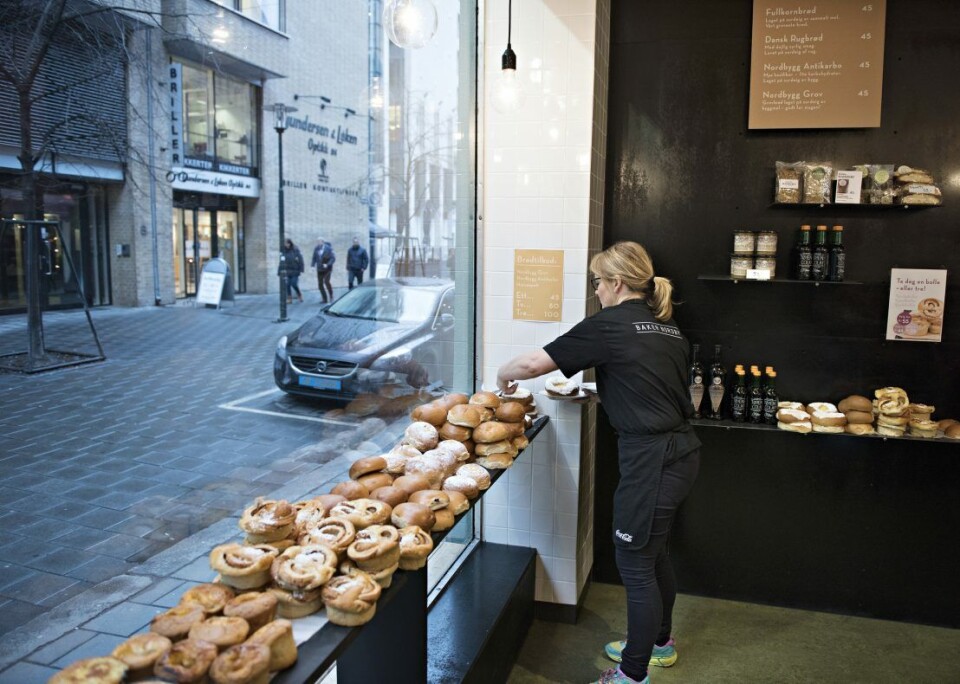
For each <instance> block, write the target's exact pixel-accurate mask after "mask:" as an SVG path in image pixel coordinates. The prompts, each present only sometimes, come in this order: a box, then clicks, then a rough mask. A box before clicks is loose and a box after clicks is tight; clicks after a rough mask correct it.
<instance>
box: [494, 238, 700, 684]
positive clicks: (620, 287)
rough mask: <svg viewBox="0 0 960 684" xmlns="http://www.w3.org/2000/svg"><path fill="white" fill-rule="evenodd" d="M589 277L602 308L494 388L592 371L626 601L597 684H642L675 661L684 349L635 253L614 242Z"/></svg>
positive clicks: (658, 285)
mask: <svg viewBox="0 0 960 684" xmlns="http://www.w3.org/2000/svg"><path fill="white" fill-rule="evenodd" d="M590 271H591V277H590V282H591V283H592V285H593V287H594V289H595V291H596V296H597V298H598V299H599V300H600V304H601V306H602V307H603V308H602V309H601V310H600V311H599V312H598V313H596V314H595V315H593V316H590V317H589V318H586V319H584V320H583V321H581V322H580V323H578V324H577V325H575V326H574V327H573V328H572V329H571V330H570V331H569V332H567V333H566V334H564V335H561V336H560V337H558V338H557V339H555V340H554V341H553V342H550V343H549V344H547V345H546V346H545V347H544V348H543V349H538V350H536V351H534V352H529V353H526V354H521V355H520V356H517V357H515V358H513V359H511V360H510V361H507V362H506V363H505V364H504V365H503V366H501V367H500V369H499V370H498V372H497V385H498V387H499V388H500V389H501V390H502V391H503V392H504V393H505V394H511V393H512V392H514V391H515V390H516V388H517V381H518V380H528V379H531V378H536V377H539V376H541V375H544V374H546V373H550V372H551V371H554V370H558V369H559V371H560V372H561V373H563V375H565V376H566V377H568V378H569V377H571V376H572V375H574V374H576V373H578V372H579V371H582V370H585V369H587V368H595V369H596V374H597V393H598V395H599V398H600V401H601V402H602V404H603V406H604V408H605V410H606V412H607V415H608V416H609V418H610V424H611V425H612V426H613V428H614V429H615V430H616V432H617V435H618V445H617V451H618V460H619V468H620V482H619V484H618V486H617V490H616V492H615V494H614V498H613V543H614V547H615V552H616V561H617V568H618V569H619V571H620V577H621V579H622V580H623V584H624V588H625V589H626V595H627V635H626V636H627V638H626V639H625V640H623V641H614V642H612V643H610V644H607V645H606V647H605V648H604V651H605V653H606V655H607V657H609V658H610V659H611V660H613V661H615V662H619V663H620V665H619V667H616V668H612V669H609V670H607V671H605V672H604V673H603V674H602V675H601V676H600V678H599V680H598V682H599V683H600V684H630V683H632V682H642V683H644V684H648V683H649V681H650V680H649V678H648V675H647V668H648V666H649V665H657V666H661V667H669V666H671V665H673V664H674V663H675V662H676V660H677V651H676V645H675V643H674V641H673V638H672V636H671V629H672V614H673V605H674V601H675V600H676V581H675V579H674V574H673V566H672V564H671V560H670V553H669V544H668V542H669V538H670V532H671V527H672V525H673V520H674V516H675V514H676V511H677V508H678V507H679V506H680V504H681V503H682V502H683V500H684V499H685V498H686V496H687V494H688V493H689V492H690V489H691V487H692V486H693V483H694V480H695V479H696V477H697V472H698V470H699V466H700V440H699V439H698V438H697V436H696V434H695V433H694V431H693V428H692V427H691V426H690V424H689V419H690V418H691V417H692V416H693V406H692V405H691V403H690V397H689V395H688V389H687V383H686V373H687V365H688V358H689V354H688V352H689V345H688V343H687V340H686V338H685V337H684V336H683V334H682V333H681V332H680V330H679V328H677V324H676V323H675V322H674V320H673V317H672V316H673V302H672V295H673V284H672V283H671V282H670V281H669V280H668V279H667V278H662V277H659V276H655V275H654V270H653V261H652V260H651V258H650V255H649V254H648V253H647V251H646V250H645V249H644V248H643V246H641V245H639V244H637V243H635V242H618V243H616V244H615V245H613V246H611V247H608V248H607V249H606V250H604V251H603V252H601V253H599V254H597V255H595V256H594V257H593V259H592V260H591V261H590Z"/></svg>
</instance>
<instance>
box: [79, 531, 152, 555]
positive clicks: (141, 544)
mask: <svg viewBox="0 0 960 684" xmlns="http://www.w3.org/2000/svg"><path fill="white" fill-rule="evenodd" d="M148 546H150V542H149V541H147V540H146V539H142V538H140V537H132V536H130V535H126V534H115V535H113V536H111V537H110V538H109V539H107V540H105V541H102V542H100V543H99V544H95V545H94V546H91V547H90V548H89V550H90V551H92V552H94V553H98V554H101V555H104V556H110V557H111V558H122V559H127V558H129V557H130V556H132V555H134V554H136V553H139V552H140V551H143V550H144V549H145V548H147V547H148Z"/></svg>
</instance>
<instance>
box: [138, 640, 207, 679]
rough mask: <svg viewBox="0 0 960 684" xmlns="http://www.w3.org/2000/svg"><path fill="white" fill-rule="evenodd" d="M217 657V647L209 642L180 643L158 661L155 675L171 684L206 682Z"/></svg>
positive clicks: (192, 641)
mask: <svg viewBox="0 0 960 684" xmlns="http://www.w3.org/2000/svg"><path fill="white" fill-rule="evenodd" d="M216 657H217V647H216V646H214V645H213V644H211V643H210V642H208V641H197V640H194V639H185V640H184V641H178V642H177V643H175V644H174V645H173V646H171V647H170V650H169V651H167V652H166V653H164V654H163V655H162V656H160V657H159V658H158V659H157V662H156V664H155V665H154V666H153V673H154V674H155V675H157V677H159V678H160V679H164V680H166V681H170V682H204V681H206V679H207V670H209V669H210V665H212V664H213V661H214V660H215V659H216Z"/></svg>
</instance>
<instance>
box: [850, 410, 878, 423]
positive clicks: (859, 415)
mask: <svg viewBox="0 0 960 684" xmlns="http://www.w3.org/2000/svg"><path fill="white" fill-rule="evenodd" d="M844 415H845V416H846V417H847V423H848V424H849V423H856V424H859V425H869V424H871V423H872V422H873V411H844Z"/></svg>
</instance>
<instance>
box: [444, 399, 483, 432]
mask: <svg viewBox="0 0 960 684" xmlns="http://www.w3.org/2000/svg"><path fill="white" fill-rule="evenodd" d="M447 422H448V423H450V424H451V425H459V426H461V427H467V428H470V429H473V428H475V427H477V426H478V425H479V424H480V411H479V410H478V408H477V407H476V406H471V405H470V404H457V405H456V406H454V407H453V408H452V409H450V410H449V411H447Z"/></svg>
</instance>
